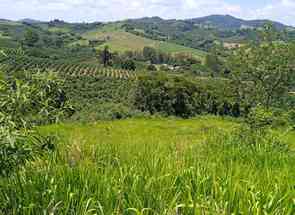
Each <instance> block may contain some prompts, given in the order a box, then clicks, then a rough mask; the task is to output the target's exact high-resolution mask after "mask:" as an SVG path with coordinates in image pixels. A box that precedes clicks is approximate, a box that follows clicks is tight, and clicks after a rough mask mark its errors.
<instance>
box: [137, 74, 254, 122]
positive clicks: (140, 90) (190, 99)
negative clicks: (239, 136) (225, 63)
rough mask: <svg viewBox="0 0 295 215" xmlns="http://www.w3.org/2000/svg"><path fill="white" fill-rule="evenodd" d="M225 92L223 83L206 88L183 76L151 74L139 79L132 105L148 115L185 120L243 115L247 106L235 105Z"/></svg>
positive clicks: (225, 86) (230, 95) (246, 110)
mask: <svg viewBox="0 0 295 215" xmlns="http://www.w3.org/2000/svg"><path fill="white" fill-rule="evenodd" d="M226 90H227V83H224V82H219V83H218V84H217V83H214V85H209V84H208V85H206V84H202V83H200V82H197V81H194V80H193V79H190V78H185V77H182V76H173V75H167V74H165V73H154V74H150V75H146V76H141V77H139V80H138V87H137V90H136V96H135V105H136V107H137V108H138V109H139V110H141V111H144V112H149V113H151V114H155V113H162V114H164V115H174V116H179V117H184V118H188V117H192V116H196V115H199V114H214V115H229V116H234V117H239V116H241V115H246V114H247V113H248V111H249V107H248V105H247V104H244V103H242V102H241V103H238V102H237V101H236V100H235V98H234V97H232V93H231V92H228V94H226V93H225V91H226Z"/></svg>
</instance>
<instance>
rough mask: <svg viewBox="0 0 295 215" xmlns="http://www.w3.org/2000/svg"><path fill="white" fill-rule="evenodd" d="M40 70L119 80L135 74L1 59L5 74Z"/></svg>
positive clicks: (29, 59) (130, 77) (44, 62)
mask: <svg viewBox="0 0 295 215" xmlns="http://www.w3.org/2000/svg"><path fill="white" fill-rule="evenodd" d="M30 69H38V70H40V71H46V70H52V71H54V72H57V73H60V74H64V75H71V76H87V75H88V76H94V77H98V76H107V77H112V78H118V79H134V78H136V75H135V73H134V72H131V71H128V70H118V69H113V68H104V67H101V66H98V65H88V64H75V63H62V62H55V61H50V60H44V59H37V58H36V59H35V58H27V57H20V58H18V59H14V58H9V59H3V60H2V61H1V58H0V70H2V71H4V72H10V73H12V72H16V71H20V70H30Z"/></svg>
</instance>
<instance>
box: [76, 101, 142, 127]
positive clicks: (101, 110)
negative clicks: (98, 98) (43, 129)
mask: <svg viewBox="0 0 295 215" xmlns="http://www.w3.org/2000/svg"><path fill="white" fill-rule="evenodd" d="M143 115H145V114H144V113H140V112H139V111H136V110H134V109H132V108H131V107H128V106H126V105H124V104H122V103H112V102H105V103H97V104H92V105H90V106H88V107H85V108H83V109H82V110H81V111H78V112H76V113H75V114H74V115H73V116H72V117H71V120H78V121H82V122H89V121H91V122H94V121H98V120H116V119H126V118H130V117H134V116H143Z"/></svg>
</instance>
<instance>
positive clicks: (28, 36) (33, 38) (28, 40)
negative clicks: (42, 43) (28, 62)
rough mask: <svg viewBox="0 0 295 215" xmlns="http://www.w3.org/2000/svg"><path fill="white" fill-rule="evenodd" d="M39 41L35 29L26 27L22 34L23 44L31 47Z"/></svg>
mask: <svg viewBox="0 0 295 215" xmlns="http://www.w3.org/2000/svg"><path fill="white" fill-rule="evenodd" d="M38 41H39V35H38V33H37V32H36V31H33V30H31V29H28V30H27V31H26V32H25V35H24V41H23V44H24V45H26V46H30V47H33V46H35V45H36V43H37V42H38Z"/></svg>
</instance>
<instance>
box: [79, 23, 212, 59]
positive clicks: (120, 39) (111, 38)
mask: <svg viewBox="0 0 295 215" xmlns="http://www.w3.org/2000/svg"><path fill="white" fill-rule="evenodd" d="M82 37H83V38H84V39H86V40H84V41H83V40H81V41H79V43H80V44H84V45H85V44H87V43H88V42H87V40H100V41H104V43H103V44H102V45H98V46H96V48H97V49H100V48H102V47H104V46H105V45H108V46H109V47H110V49H111V50H112V51H118V52H124V51H139V50H142V49H143V48H144V47H145V46H149V47H154V48H155V49H158V50H160V51H163V52H167V53H171V54H177V53H190V54H192V55H193V56H195V57H196V58H199V59H202V58H203V57H204V56H205V54H206V53H205V52H203V51H200V50H198V49H193V48H189V47H185V46H182V45H178V44H174V43H170V42H164V41H157V40H152V39H149V38H145V37H141V36H137V35H134V34H132V33H129V32H126V31H124V29H123V28H122V27H121V24H120V23H112V24H107V25H105V26H103V27H102V28H97V29H95V30H91V31H88V32H86V33H84V34H82Z"/></svg>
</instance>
